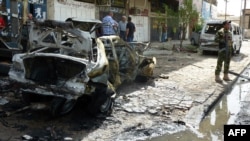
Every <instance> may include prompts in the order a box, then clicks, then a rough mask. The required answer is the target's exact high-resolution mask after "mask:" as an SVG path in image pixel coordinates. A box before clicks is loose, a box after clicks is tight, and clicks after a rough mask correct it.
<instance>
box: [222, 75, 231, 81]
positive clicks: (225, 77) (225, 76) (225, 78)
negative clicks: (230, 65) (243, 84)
mask: <svg viewBox="0 0 250 141" xmlns="http://www.w3.org/2000/svg"><path fill="white" fill-rule="evenodd" d="M223 80H225V81H231V79H230V78H229V77H228V74H227V73H225V74H224V77H223Z"/></svg>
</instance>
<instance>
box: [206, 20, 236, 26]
mask: <svg viewBox="0 0 250 141" xmlns="http://www.w3.org/2000/svg"><path fill="white" fill-rule="evenodd" d="M224 21H225V20H209V21H207V22H206V23H207V24H222V23H223V22H224ZM231 24H234V25H238V24H237V23H235V22H233V21H232V22H231Z"/></svg>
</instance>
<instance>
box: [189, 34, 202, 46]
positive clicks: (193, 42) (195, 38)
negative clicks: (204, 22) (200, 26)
mask: <svg viewBox="0 0 250 141" xmlns="http://www.w3.org/2000/svg"><path fill="white" fill-rule="evenodd" d="M200 34H201V31H198V32H196V31H193V32H192V33H191V36H190V42H191V45H199V44H200Z"/></svg>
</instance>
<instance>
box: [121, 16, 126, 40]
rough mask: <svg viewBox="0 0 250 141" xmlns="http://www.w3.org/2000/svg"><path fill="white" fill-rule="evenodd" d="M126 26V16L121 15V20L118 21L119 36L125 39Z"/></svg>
mask: <svg viewBox="0 0 250 141" xmlns="http://www.w3.org/2000/svg"><path fill="white" fill-rule="evenodd" d="M126 26H127V17H126V16H122V20H121V21H120V22H119V31H120V37H121V38H122V39H123V40H124V41H126Z"/></svg>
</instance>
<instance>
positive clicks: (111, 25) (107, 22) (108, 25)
mask: <svg viewBox="0 0 250 141" xmlns="http://www.w3.org/2000/svg"><path fill="white" fill-rule="evenodd" d="M113 15H114V13H113V12H112V11H110V12H109V14H108V15H107V16H105V17H104V18H103V19H102V34H103V35H104V36H109V35H116V33H117V30H116V29H117V28H118V23H117V22H116V21H115V20H114V19H113Z"/></svg>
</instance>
